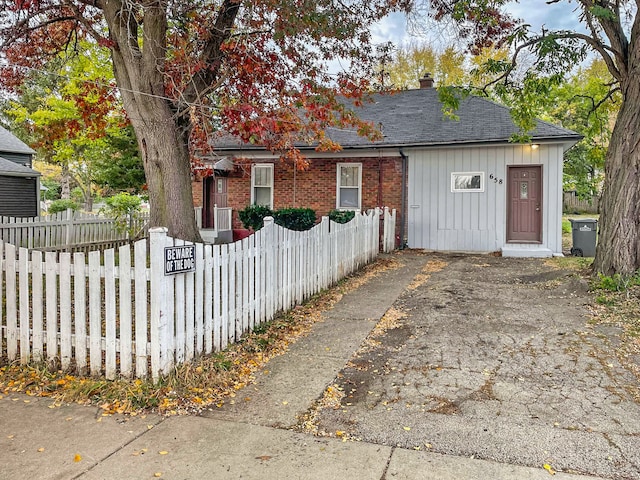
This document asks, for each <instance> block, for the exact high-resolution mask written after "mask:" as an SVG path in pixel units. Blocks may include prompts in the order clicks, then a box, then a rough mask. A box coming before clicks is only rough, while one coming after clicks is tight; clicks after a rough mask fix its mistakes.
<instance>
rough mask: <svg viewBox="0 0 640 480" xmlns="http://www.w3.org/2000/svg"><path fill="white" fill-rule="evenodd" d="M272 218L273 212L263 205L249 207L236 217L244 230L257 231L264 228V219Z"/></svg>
mask: <svg viewBox="0 0 640 480" xmlns="http://www.w3.org/2000/svg"><path fill="white" fill-rule="evenodd" d="M269 216H273V211H272V210H271V209H270V208H269V207H265V206H264V205H249V206H248V207H247V208H245V209H244V210H240V211H239V212H238V217H239V218H240V221H241V222H242V225H244V228H247V229H250V230H253V231H258V230H260V229H261V228H262V227H264V217H269Z"/></svg>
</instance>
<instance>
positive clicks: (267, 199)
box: [251, 163, 273, 208]
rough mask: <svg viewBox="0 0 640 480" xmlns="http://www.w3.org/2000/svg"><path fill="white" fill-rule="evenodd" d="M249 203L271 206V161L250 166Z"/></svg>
mask: <svg viewBox="0 0 640 480" xmlns="http://www.w3.org/2000/svg"><path fill="white" fill-rule="evenodd" d="M251 204H252V205H264V206H265V207H269V208H273V163H256V164H254V165H253V166H252V167H251Z"/></svg>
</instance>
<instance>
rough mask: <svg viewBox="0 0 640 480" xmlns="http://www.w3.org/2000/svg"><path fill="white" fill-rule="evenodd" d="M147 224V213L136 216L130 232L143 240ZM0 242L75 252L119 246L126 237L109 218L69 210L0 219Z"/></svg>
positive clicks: (30, 247) (32, 247)
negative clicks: (44, 214) (135, 233)
mask: <svg viewBox="0 0 640 480" xmlns="http://www.w3.org/2000/svg"><path fill="white" fill-rule="evenodd" d="M148 222H149V216H148V214H145V215H140V216H138V217H137V218H135V219H133V220H132V223H131V230H132V231H133V232H139V235H136V236H137V237H139V238H140V237H144V236H146V229H147V228H148V227H147V224H148ZM0 240H2V241H4V242H5V243H10V244H12V245H15V246H17V247H24V248H29V249H39V250H62V249H66V250H69V251H76V250H82V249H88V248H89V247H93V248H96V247H99V246H102V247H103V248H106V247H112V246H116V245H120V244H122V243H123V242H126V241H128V240H129V237H128V233H127V232H123V231H119V230H118V229H117V228H116V222H115V220H114V219H112V218H107V217H104V216H102V215H94V214H91V213H83V212H74V211H73V210H71V209H69V210H67V211H65V212H59V213H54V214H51V215H47V216H44V217H27V218H19V217H17V218H16V217H0Z"/></svg>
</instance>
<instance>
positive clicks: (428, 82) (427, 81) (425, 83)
mask: <svg viewBox="0 0 640 480" xmlns="http://www.w3.org/2000/svg"><path fill="white" fill-rule="evenodd" d="M419 82H420V89H421V90H422V89H423V88H433V78H432V77H431V74H430V73H425V74H424V77H422V78H420V79H419Z"/></svg>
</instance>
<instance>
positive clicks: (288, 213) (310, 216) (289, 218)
mask: <svg viewBox="0 0 640 480" xmlns="http://www.w3.org/2000/svg"><path fill="white" fill-rule="evenodd" d="M273 219H274V220H275V222H276V223H277V224H278V225H280V226H282V227H284V228H288V229H289V230H296V231H298V232H302V231H304V230H309V229H310V228H311V227H313V226H314V225H315V224H316V212H314V211H313V210H312V209H310V208H283V209H281V210H278V211H277V212H274V214H273Z"/></svg>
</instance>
